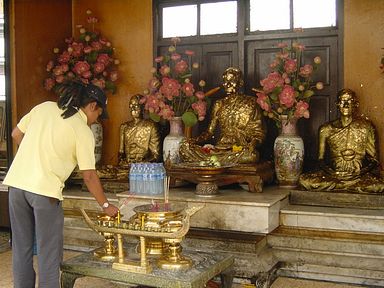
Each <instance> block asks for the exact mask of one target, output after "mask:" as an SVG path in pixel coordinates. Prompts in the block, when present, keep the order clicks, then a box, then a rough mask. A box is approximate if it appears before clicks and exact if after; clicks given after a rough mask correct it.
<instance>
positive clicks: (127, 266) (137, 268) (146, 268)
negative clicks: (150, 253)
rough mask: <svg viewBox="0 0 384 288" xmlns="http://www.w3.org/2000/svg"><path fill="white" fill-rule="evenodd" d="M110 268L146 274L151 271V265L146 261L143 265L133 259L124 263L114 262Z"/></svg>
mask: <svg viewBox="0 0 384 288" xmlns="http://www.w3.org/2000/svg"><path fill="white" fill-rule="evenodd" d="M112 269H116V270H121V271H126V272H134V273H142V274H148V273H151V272H152V266H151V265H150V264H149V262H148V261H146V264H145V265H143V266H142V265H140V263H139V262H133V261H127V262H124V263H119V262H115V263H113V264H112Z"/></svg>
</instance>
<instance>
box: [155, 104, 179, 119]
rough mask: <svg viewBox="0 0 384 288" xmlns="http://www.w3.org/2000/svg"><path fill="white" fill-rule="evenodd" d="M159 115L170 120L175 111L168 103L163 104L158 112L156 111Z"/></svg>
mask: <svg viewBox="0 0 384 288" xmlns="http://www.w3.org/2000/svg"><path fill="white" fill-rule="evenodd" d="M158 115H159V116H160V117H163V118H164V119H166V120H171V119H172V118H173V117H174V116H175V112H174V111H173V109H172V107H171V106H169V105H164V106H163V107H162V108H161V110H160V112H159V113H158Z"/></svg>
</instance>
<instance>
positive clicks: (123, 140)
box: [97, 94, 160, 180]
mask: <svg viewBox="0 0 384 288" xmlns="http://www.w3.org/2000/svg"><path fill="white" fill-rule="evenodd" d="M140 97H141V96H140V95H138V94H137V95H134V96H132V97H131V99H130V101H129V108H130V110H131V114H132V118H133V119H132V120H130V121H127V122H124V123H123V124H121V126H120V147H119V154H118V158H119V160H118V161H119V162H118V165H117V166H114V165H104V166H102V167H100V168H98V169H97V174H98V175H99V177H100V178H101V179H108V180H126V179H127V177H128V174H129V167H130V164H131V163H137V162H155V161H158V160H159V156H160V135H159V132H158V128H157V126H156V124H155V123H154V122H153V121H151V120H147V119H143V113H142V112H143V110H142V107H141V106H140Z"/></svg>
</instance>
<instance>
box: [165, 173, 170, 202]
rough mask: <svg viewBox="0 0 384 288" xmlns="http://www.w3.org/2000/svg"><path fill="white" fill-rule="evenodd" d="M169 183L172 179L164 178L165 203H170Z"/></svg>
mask: <svg viewBox="0 0 384 288" xmlns="http://www.w3.org/2000/svg"><path fill="white" fill-rule="evenodd" d="M169 181H170V177H169V176H167V177H165V178H164V203H165V204H167V203H168V197H169Z"/></svg>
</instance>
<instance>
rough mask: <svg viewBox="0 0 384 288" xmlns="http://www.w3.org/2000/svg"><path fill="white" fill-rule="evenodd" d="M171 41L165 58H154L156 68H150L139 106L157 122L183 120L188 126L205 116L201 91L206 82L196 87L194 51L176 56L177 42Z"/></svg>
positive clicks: (204, 102) (205, 105) (205, 104)
mask: <svg viewBox="0 0 384 288" xmlns="http://www.w3.org/2000/svg"><path fill="white" fill-rule="evenodd" d="M172 42H173V43H172V45H171V46H169V48H168V51H167V53H166V54H165V55H161V56H158V57H156V58H155V63H157V66H158V67H153V68H152V69H151V72H152V78H151V79H150V81H149V84H148V89H146V90H145V91H144V96H143V98H142V99H141V103H142V104H144V109H145V110H146V111H148V112H149V116H150V118H151V119H152V120H154V121H156V122H158V121H160V119H161V118H163V119H165V120H171V119H172V118H174V117H182V121H183V122H184V125H185V126H189V127H191V126H193V125H195V124H196V123H197V121H202V120H204V118H205V115H206V111H207V98H206V94H204V92H203V90H202V89H203V87H204V86H205V81H203V80H200V81H199V88H197V89H196V88H195V86H194V84H193V83H192V70H193V69H197V68H199V64H198V63H196V62H195V63H192V57H193V56H194V51H191V50H186V51H184V53H179V52H177V49H176V48H177V43H178V42H180V39H179V38H172Z"/></svg>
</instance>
